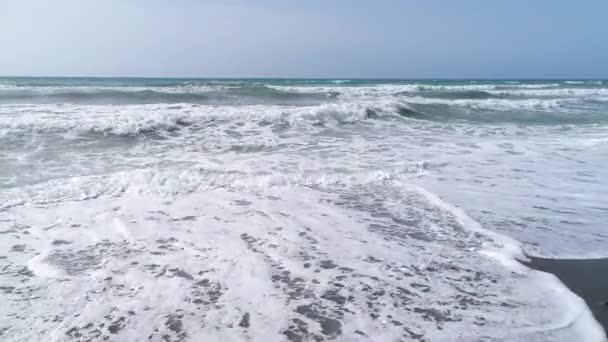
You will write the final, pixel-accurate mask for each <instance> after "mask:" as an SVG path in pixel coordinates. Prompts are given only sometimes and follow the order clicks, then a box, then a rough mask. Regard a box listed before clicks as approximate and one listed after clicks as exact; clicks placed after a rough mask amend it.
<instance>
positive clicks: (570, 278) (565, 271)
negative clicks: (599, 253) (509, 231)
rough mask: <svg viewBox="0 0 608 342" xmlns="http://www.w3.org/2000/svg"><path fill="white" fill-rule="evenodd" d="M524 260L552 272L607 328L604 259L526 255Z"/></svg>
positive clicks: (606, 265) (607, 288)
mask: <svg viewBox="0 0 608 342" xmlns="http://www.w3.org/2000/svg"><path fill="white" fill-rule="evenodd" d="M524 264H526V265H528V266H529V267H532V268H534V269H537V270H540V271H544V272H549V273H553V274H555V275H556V276H557V277H558V278H559V279H560V280H561V281H562V282H563V283H564V284H566V286H568V288H570V290H572V291H573V292H574V293H576V294H577V295H579V296H580V297H582V298H583V299H584V300H585V301H586V302H587V305H588V306H589V308H590V309H591V311H592V312H593V315H594V316H595V318H596V319H597V320H598V322H599V323H600V324H601V325H602V326H603V327H604V329H605V330H606V331H608V259H587V260H585V259H582V260H575V259H542V258H534V257H530V261H529V262H525V263H524Z"/></svg>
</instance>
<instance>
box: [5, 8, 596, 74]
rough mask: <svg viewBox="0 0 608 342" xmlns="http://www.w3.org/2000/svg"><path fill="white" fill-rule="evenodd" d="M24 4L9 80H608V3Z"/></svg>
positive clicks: (18, 12) (12, 16) (8, 59)
mask: <svg viewBox="0 0 608 342" xmlns="http://www.w3.org/2000/svg"><path fill="white" fill-rule="evenodd" d="M467 3H468V4H469V5H468V6H462V5H461V4H456V3H453V2H450V1H442V0H435V1H427V2H417V1H402V2H396V1H388V0H382V1H378V2H374V3H373V4H371V3H366V2H364V1H359V0H357V1H344V0H340V1H334V2H331V3H325V2H322V1H320V0H314V1H309V2H306V3H283V2H280V1H276V0H260V1H251V2H246V1H242V0H234V1H225V2H224V1H223V2H220V1H200V2H199V1H190V0H182V1H178V2H165V1H156V0H155V1H143V0H135V1H131V2H128V3H127V2H123V1H118V0H109V1H103V2H102V1H89V2H86V3H84V2H79V1H75V0H60V1H55V2H53V3H52V4H51V3H49V2H46V1H40V0H25V1H20V2H9V3H7V4H4V8H3V10H2V12H1V13H0V44H1V46H2V49H3V51H5V52H8V53H3V54H0V75H5V76H101V77H119V76H130V77H209V78H215V77H226V78H230V77H234V78H238V77H280V78H294V77H297V78H319V77H321V78H607V77H608V63H605V61H606V60H608V48H606V47H605V37H606V36H608V28H607V26H606V25H604V24H603V20H604V16H605V13H608V3H606V2H602V1H593V0H586V1H580V2H576V3H574V2H572V3H559V4H556V3H554V2H551V1H548V0H542V1H536V2H533V3H532V2H527V1H523V0H516V1H510V2H500V3H498V2H485V1H480V0H475V1H469V2H467Z"/></svg>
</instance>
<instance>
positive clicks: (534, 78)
mask: <svg viewBox="0 0 608 342" xmlns="http://www.w3.org/2000/svg"><path fill="white" fill-rule="evenodd" d="M2 78H75V79H85V78H94V79H117V78H123V79H176V80H177V79H191V80H222V79H224V80H344V81H358V80H370V81H373V80H385V81H393V80H394V81H459V80H467V81H469V80H470V81H486V80H488V81H489V80H493V81H494V80H505V81H522V80H526V81H552V80H555V81H558V80H566V81H567V80H578V81H606V80H608V78H602V77H599V78H589V77H580V78H576V77H528V78H526V77H524V78H522V77H513V78H510V77H496V78H492V77H470V78H467V77H413V78H408V77H272V76H244V77H226V76H220V77H208V76H207V77H203V76H82V75H80V76H48V75H40V76H39V75H36V76H34V75H0V79H2Z"/></svg>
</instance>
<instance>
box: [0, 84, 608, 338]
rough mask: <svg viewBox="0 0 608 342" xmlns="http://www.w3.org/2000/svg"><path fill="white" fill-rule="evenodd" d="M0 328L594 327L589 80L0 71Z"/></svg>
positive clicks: (490, 333)
mask: <svg viewBox="0 0 608 342" xmlns="http://www.w3.org/2000/svg"><path fill="white" fill-rule="evenodd" d="M0 147H1V149H0V303H1V304H2V305H0V340H6V341H32V340H41V339H44V340H46V341H69V340H83V341H84V340H104V339H109V340H118V341H136V340H142V341H143V340H146V341H147V340H151V341H241V340H252V341H331V340H336V341H402V340H404V341H410V340H412V341H478V340H479V341H573V340H580V341H603V340H605V338H606V337H605V334H604V332H603V330H602V328H601V327H600V326H599V325H598V324H597V322H596V321H595V320H594V319H593V316H592V315H591V313H590V311H589V310H588V308H587V307H586V305H585V303H584V301H583V300H582V299H580V298H579V297H577V296H576V295H574V294H573V293H571V292H570V291H569V290H568V289H567V288H566V287H565V286H564V285H562V284H561V283H560V282H559V281H558V280H557V278H555V277H554V276H552V275H550V274H545V273H541V272H537V271H533V270H530V269H528V268H526V267H524V266H522V265H521V264H519V263H518V262H517V261H516V258H525V255H526V254H527V255H534V256H541V257H548V258H595V257H606V256H608V249H606V246H607V245H608V229H607V228H606V222H607V221H608V198H607V197H606V194H608V171H607V168H606V167H605V166H606V165H605V162H606V161H607V160H608V81H601V80H582V81H567V80H549V81H547V80H514V81H506V80H463V81H445V80H436V81H434V80H425V81H419V80H286V79H280V80H279V79H277V80H272V79H247V80H238V79H219V80H213V79H91V78H1V79H0Z"/></svg>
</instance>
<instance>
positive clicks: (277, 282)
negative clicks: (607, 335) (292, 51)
mask: <svg viewBox="0 0 608 342" xmlns="http://www.w3.org/2000/svg"><path fill="white" fill-rule="evenodd" d="M377 185H379V187H376V185H374V184H369V186H372V188H373V189H376V190H378V191H381V192H379V193H378V194H377V197H376V196H374V197H368V196H362V197H358V198H357V197H355V198H352V199H351V200H350V201H349V202H347V203H346V202H344V201H343V200H342V199H341V197H340V196H337V195H333V194H331V193H329V192H325V191H319V190H313V189H309V188H303V187H299V186H296V187H292V186H286V187H285V186H278V187H270V188H269V187H259V188H247V189H242V190H238V191H234V189H233V190H232V191H230V190H229V189H224V188H217V189H213V190H211V189H209V190H205V191H197V192H192V193H189V194H185V195H183V196H179V197H174V198H173V199H171V200H169V201H167V197H165V196H160V197H157V196H153V195H150V194H146V195H143V194H135V193H130V194H125V195H122V196H120V197H111V198H106V197H97V198H94V199H90V200H88V201H83V202H62V203H58V204H56V205H51V206H40V205H38V206H36V207H29V206H23V207H19V208H14V209H13V210H12V211H11V212H10V214H9V215H8V216H6V221H5V222H8V224H9V225H10V227H11V228H12V229H15V233H14V234H12V233H9V235H7V236H6V239H4V240H3V244H5V245H8V246H10V245H11V244H19V243H21V244H25V245H26V246H27V247H26V248H25V249H24V250H23V252H22V253H12V254H11V255H10V261H11V262H13V263H14V264H10V265H15V264H16V265H18V264H19V261H18V260H22V259H25V260H27V266H28V269H29V270H31V271H32V272H33V274H31V275H27V272H26V273H23V271H20V267H19V266H9V267H8V268H5V272H9V274H14V278H10V279H14V280H15V281H11V282H10V283H8V284H7V285H8V286H12V287H13V288H14V291H13V292H11V293H4V294H0V296H3V297H4V298H3V302H4V303H6V304H7V305H4V306H3V307H2V308H1V309H0V310H1V312H2V313H3V316H5V317H7V316H11V315H14V314H16V313H17V312H19V313H21V314H25V315H23V316H24V319H23V320H19V321H14V322H13V323H12V325H13V328H12V329H11V330H9V334H10V335H9V336H11V339H12V340H15V341H21V340H27V339H31V338H34V337H35V336H38V335H39V334H40V333H45V334H47V335H48V336H49V339H50V340H60V339H62V338H63V337H64V336H72V335H76V334H78V336H87V337H96V338H102V337H103V336H107V335H109V336H116V337H117V338H121V339H129V340H134V339H138V338H140V337H141V336H151V338H152V340H160V339H162V338H163V336H174V337H175V338H180V336H181V338H186V339H189V340H198V339H201V338H202V339H205V340H218V341H219V340H222V339H242V338H247V337H248V336H249V337H251V338H254V339H258V338H264V339H265V340H267V341H282V340H285V336H286V335H287V336H300V338H304V339H310V338H315V336H324V337H326V338H338V339H342V338H344V339H349V340H351V339H352V340H368V339H372V340H386V339H389V340H391V339H396V338H414V337H415V336H419V335H421V336H424V337H425V338H428V339H430V340H446V339H454V338H456V339H459V340H470V339H475V338H477V337H479V336H485V337H491V338H494V339H500V340H505V339H506V340H513V341H527V340H547V339H572V338H583V339H585V340H586V341H602V339H603V333H602V331H601V328H600V327H599V326H598V325H597V323H595V322H594V320H593V318H592V316H591V314H590V313H589V311H588V309H586V307H585V306H584V304H583V302H582V301H580V300H579V299H578V298H576V297H575V296H574V295H573V294H571V293H569V292H567V291H566V290H565V288H564V287H563V286H562V285H560V284H559V282H558V281H557V280H556V279H555V278H550V277H547V276H544V275H542V274H540V273H538V272H535V271H531V270H528V269H526V268H524V267H523V266H516V265H517V264H516V263H514V262H512V263H504V262H503V263H502V264H496V263H495V261H493V260H494V259H496V258H497V256H499V255H502V259H501V260H503V261H504V260H511V259H509V258H510V257H511V256H510V255H512V253H513V252H514V247H508V246H509V244H510V243H511V242H510V241H509V240H508V239H502V238H501V239H498V240H495V239H494V238H496V237H497V236H496V235H494V237H493V238H492V237H490V235H487V233H488V232H486V231H484V230H483V229H481V228H480V227H478V226H476V225H475V223H474V221H472V220H471V219H470V218H468V217H467V216H466V215H464V214H463V213H462V212H461V211H458V210H456V209H455V208H453V207H452V206H450V205H447V204H445V203H444V202H442V201H441V200H440V199H439V198H438V197H436V196H435V195H432V194H430V193H428V192H427V191H424V190H423V189H420V188H411V187H409V186H408V185H405V184H400V183H399V182H396V183H395V182H392V181H388V182H386V181H380V183H378V184H377ZM353 186H354V187H353V188H352V190H356V189H357V188H359V187H360V186H364V187H365V186H368V185H365V184H360V185H353ZM382 189H384V190H382ZM355 193H356V192H355ZM380 198H382V201H381V202H378V201H377V199H380ZM374 203H375V204H374ZM50 212H52V213H53V216H54V217H55V223H54V224H51V225H49V222H48V216H49V214H50ZM395 220H397V221H411V220H414V221H416V222H417V223H416V224H415V225H413V226H403V228H405V230H401V232H400V231H399V230H395V228H394V227H392V225H394V223H391V222H393V221H395ZM412 222H413V221H412ZM465 224H466V225H465ZM468 224H473V226H467V225H468ZM24 230H26V231H27V232H28V234H27V238H26V239H25V240H24V239H23V238H21V239H17V237H19V236H20V235H21V234H20V232H23V231H24ZM125 231H126V232H128V238H127V239H125ZM403 244H407V245H408V246H409V247H408V248H403V246H402V245H403ZM507 247H508V254H504V252H505V251H506V250H505V248H507ZM487 251H494V254H490V253H488V252H487ZM500 251H502V252H500ZM37 253H40V254H38V255H37ZM19 272H21V273H22V274H23V275H19V274H20V273H19ZM513 274H516V275H517V276H515V277H514V276H513ZM439 275H440V276H439ZM467 277H475V278H476V280H475V281H474V282H463V281H462V280H461V279H463V278H467ZM43 284H44V286H43V287H42V288H44V290H43V291H44V295H42V293H41V292H40V291H41V290H40V286H41V285H43ZM32 285H33V288H34V290H32V291H33V292H27V293H28V294H27V296H28V298H30V300H29V303H30V304H29V305H30V306H29V307H27V308H23V307H22V306H21V305H20V299H21V297H22V293H24V292H23V291H21V289H22V287H23V286H32ZM104 289H105V290H104ZM408 308H409V309H408ZM73 312H79V315H76V316H74V315H72V313H73ZM52 317H57V320H56V321H53V320H52V319H47V318H52ZM244 317H247V319H246V322H247V323H243V322H244V320H245V318H244ZM374 317H376V318H374ZM505 317H511V318H513V317H518V318H519V319H517V320H515V319H509V320H505ZM26 327H27V329H26ZM304 327H305V329H304ZM404 327H405V329H404ZM437 327H440V328H441V329H438V328H437ZM357 331H359V333H357ZM361 333H363V334H365V335H361ZM294 338H295V337H294Z"/></svg>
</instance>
